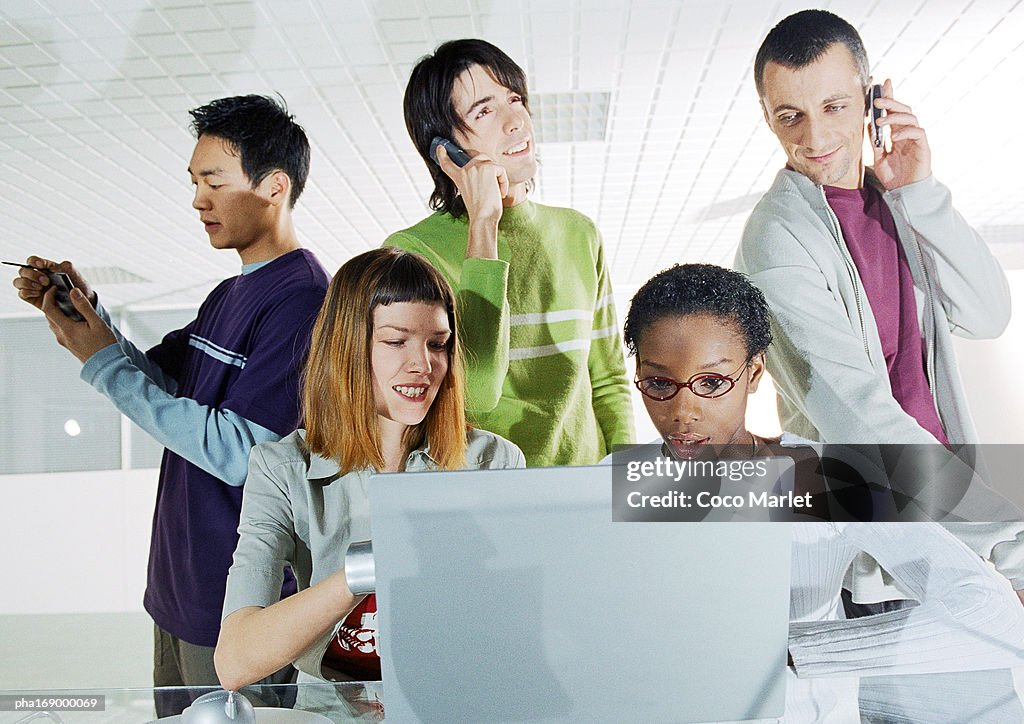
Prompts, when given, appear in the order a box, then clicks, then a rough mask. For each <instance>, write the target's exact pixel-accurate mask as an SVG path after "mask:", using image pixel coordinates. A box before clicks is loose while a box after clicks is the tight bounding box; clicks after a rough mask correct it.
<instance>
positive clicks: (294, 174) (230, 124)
mask: <svg viewBox="0 0 1024 724" xmlns="http://www.w3.org/2000/svg"><path fill="white" fill-rule="evenodd" d="M189 115H191V116H192V126H191V127H192V133H194V134H195V136H196V138H199V137H200V136H204V135H209V136H216V137H218V138H222V139H224V140H225V141H226V142H227V143H228V145H229V146H230V147H231V148H232V149H233V150H234V151H236V152H237V153H238V155H239V158H240V159H241V161H242V170H243V171H244V172H245V175H246V176H248V177H249V181H250V182H251V183H252V187H253V188H256V187H257V186H258V185H259V184H260V182H261V181H263V179H265V178H266V177H267V176H268V175H270V174H271V173H273V172H274V171H279V170H280V171H284V172H285V173H286V174H288V178H290V179H291V182H292V191H291V195H290V197H289V199H288V202H289V206H291V207H294V206H295V202H296V201H298V200H299V195H300V194H301V193H302V189H303V188H305V186H306V179H307V178H308V177H309V140H308V139H307V138H306V132H305V131H304V130H302V126H300V125H299V124H298V123H296V122H295V116H293V115H291V114H290V113H288V106H287V105H286V104H285V102H284V99H283V98H280V99H277V98H271V97H269V96H260V95H247V96H231V97H230V98H218V99H217V100H214V101H210V102H209V103H207V104H206V105H204V106H199V107H198V108H193V109H192V110H191V111H189Z"/></svg>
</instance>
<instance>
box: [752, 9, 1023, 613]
mask: <svg viewBox="0 0 1024 724" xmlns="http://www.w3.org/2000/svg"><path fill="white" fill-rule="evenodd" d="M754 76H755V82H756V85H757V91H758V95H759V98H760V101H761V106H762V109H763V111H764V117H765V121H766V122H767V123H768V126H769V128H770V129H771V130H772V132H773V133H774V134H775V135H776V137H777V138H778V139H779V142H780V143H781V144H782V147H783V149H784V151H785V152H786V157H787V165H786V168H785V169H783V170H781V171H780V172H779V174H778V176H777V177H776V179H775V182H774V183H773V184H772V187H771V189H769V191H768V192H767V193H766V194H765V196H764V197H763V198H762V199H761V201H760V202H759V203H758V204H757V206H756V207H755V208H754V210H753V212H752V214H751V216H750V219H749V220H748V222H747V225H746V227H745V229H744V231H743V238H742V241H741V243H740V248H739V251H738V253H737V256H736V268H737V269H739V270H740V271H743V272H745V273H747V274H748V275H749V276H750V279H751V281H753V282H754V283H755V284H756V285H757V286H758V287H760V288H761V290H762V291H763V292H764V295H765V297H766V298H767V300H768V303H769V305H770V306H771V308H772V312H773V314H774V317H775V319H774V321H773V333H774V336H775V344H774V345H773V347H774V349H773V352H772V353H770V354H769V355H768V360H767V361H768V370H769V372H770V373H771V375H772V377H773V378H774V380H775V384H776V388H777V390H778V406H779V416H780V420H781V423H782V427H783V429H785V430H787V431H789V432H793V433H796V434H797V435H801V436H803V437H806V438H809V439H812V440H820V441H824V442H828V443H864V444H877V443H907V444H913V443H924V444H928V443H931V444H934V443H936V442H942V443H951V444H957V443H972V442H976V437H975V433H974V428H973V425H972V424H971V419H970V414H969V411H968V408H967V402H966V399H965V397H964V392H963V389H962V386H961V383H960V379H959V375H958V374H957V369H956V360H955V357H954V352H953V340H952V335H953V334H957V335H960V336H963V337H969V338H990V337H995V336H998V335H999V334H1000V333H1001V332H1002V331H1003V329H1004V328H1005V327H1006V324H1007V322H1008V321H1009V317H1010V295H1009V288H1008V285H1007V282H1006V278H1005V275H1004V274H1003V271H1002V269H1001V268H1000V267H999V264H998V262H997V261H996V260H995V258H994V257H993V256H992V254H991V253H990V251H989V249H988V247H987V246H986V245H985V243H984V241H983V240H982V239H981V238H980V237H979V236H978V234H977V233H976V232H975V231H974V230H973V229H972V228H971V227H970V226H969V225H968V224H967V223H966V222H965V221H964V219H963V218H962V217H961V216H960V215H959V214H958V213H957V212H956V211H955V210H954V209H953V206H952V202H951V198H950V193H949V190H948V189H947V188H946V187H945V186H943V185H942V184H940V183H939V182H938V181H937V180H936V179H935V178H934V177H933V176H932V173H931V150H930V148H929V145H928V139H927V137H926V135H925V132H924V130H923V129H922V128H921V127H920V125H919V124H918V120H917V118H916V117H915V116H914V115H913V113H912V111H911V109H910V107H909V106H907V105H906V104H904V103H901V102H899V101H897V100H895V99H894V98H893V87H892V82H891V81H889V80H886V81H885V84H884V85H883V86H882V93H881V97H879V98H877V99H876V100H875V101H874V107H875V108H878V109H881V110H883V111H885V115H884V116H883V117H882V118H880V119H879V120H878V122H877V123H878V125H879V127H880V128H881V129H883V130H884V129H888V130H887V132H886V134H885V135H887V136H888V139H887V140H888V143H887V142H886V141H885V140H883V141H882V142H881V144H875V143H872V144H871V148H872V151H873V153H874V163H873V166H872V167H871V168H866V167H865V166H864V164H863V162H862V160H861V159H862V149H863V144H864V132H865V119H866V115H867V113H868V112H869V108H868V102H867V101H866V94H867V92H868V89H869V87H870V86H869V82H870V79H869V76H868V61H867V54H866V52H865V50H864V46H863V43H862V42H861V39H860V36H859V35H858V34H857V31H856V30H855V29H854V28H853V27H852V26H850V25H849V23H847V22H846V21H845V20H842V19H841V18H839V17H837V16H835V15H833V14H831V13H828V12H825V11H821V10H806V11H802V12H799V13H796V14H794V15H791V16H789V17H787V18H785V19H784V20H782V21H781V22H780V23H779V24H778V25H777V26H776V27H775V28H774V29H773V30H772V31H771V32H770V33H769V34H768V36H767V37H766V38H765V40H764V42H763V43H762V45H761V48H760V49H759V50H758V53H757V57H756V60H755V63H754ZM872 140H874V139H872ZM953 527H955V528H957V530H955V531H954V532H957V533H958V535H961V537H962V538H964V540H965V541H966V542H968V543H969V544H970V545H971V546H972V547H974V548H975V550H977V551H978V552H979V553H981V554H982V555H984V556H986V557H988V558H990V559H992V560H993V561H994V562H995V563H996V565H997V566H998V567H999V568H1000V570H1002V571H1003V572H1004V573H1006V574H1007V576H1008V577H1009V578H1010V579H1011V582H1012V583H1013V585H1014V588H1015V589H1022V588H1024V532H1022V528H1024V526H1020V525H1016V524H1013V525H1009V526H1007V525H1001V526H983V527H982V528H970V529H965V530H960V528H961V526H951V528H953ZM997 530H998V534H997V533H996V531H997ZM864 573H865V574H866V573H867V571H864ZM869 578H872V577H871V576H867V575H862V576H857V580H859V581H862V582H865V581H867V580H868V579H869ZM875 578H876V579H877V577H875ZM861 595H862V596H863V598H865V599H871V598H875V599H876V600H878V599H879V595H880V594H879V591H877V590H876V591H875V592H874V593H871V592H868V591H866V590H865V591H861Z"/></svg>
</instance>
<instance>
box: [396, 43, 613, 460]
mask: <svg viewBox="0 0 1024 724" xmlns="http://www.w3.org/2000/svg"><path fill="white" fill-rule="evenodd" d="M405 124H406V127H407V128H408V129H409V135H410V136H411V137H412V140H413V143H414V144H415V145H416V149H417V150H418V151H419V152H420V155H421V156H422V157H423V159H424V161H425V162H426V164H427V168H428V169H429V170H430V174H431V176H432V177H433V180H434V192H433V193H432V194H431V197H430V206H431V208H433V209H435V211H436V213H434V214H432V215H431V216H428V217H427V218H426V219H424V220H423V221H421V222H419V223H418V224H416V225H415V226H412V227H411V228H409V229H405V230H404V231H399V232H397V233H395V234H392V235H391V236H390V237H389V238H388V239H387V241H385V244H389V245H393V246H398V247H401V248H403V249H408V250H410V251H415V252H418V253H420V254H422V255H423V256H425V257H426V258H427V259H429V260H430V261H431V262H432V263H433V264H434V265H436V266H437V267H438V268H439V269H440V270H441V271H442V272H443V273H444V275H445V276H446V277H447V278H448V280H449V282H451V284H452V287H453V288H454V289H455V292H456V294H457V296H458V305H459V315H460V317H459V321H460V326H461V330H460V334H461V338H462V340H463V342H464V344H465V348H466V350H467V355H466V356H467V363H468V370H467V372H468V390H467V392H468V400H467V405H468V408H469V412H470V419H471V420H472V421H473V422H474V423H475V424H476V425H478V426H479V427H482V428H483V429H485V430H490V431H491V432H494V433H497V434H499V435H503V436H504V437H507V438H508V439H510V440H511V441H512V442H514V443H516V444H517V445H519V447H520V448H522V450H523V452H524V453H525V454H526V460H527V463H528V464H529V465H530V466H544V465H586V464H592V463H596V462H597V461H598V460H600V459H601V458H602V457H603V456H604V455H606V454H607V453H609V452H611V448H612V445H616V444H628V443H631V442H632V441H633V414H632V405H631V402H630V391H629V385H628V381H627V379H626V374H625V363H624V360H623V356H622V348H621V346H620V344H619V336H618V322H617V320H616V317H615V306H614V304H613V302H612V286H611V281H610V280H609V277H608V270H607V267H606V266H605V259H604V248H603V246H602V244H601V236H600V234H599V233H598V231H597V229H596V227H595V226H594V223H593V222H592V221H591V220H590V219H588V218H587V217H586V216H583V215H582V214H580V213H578V212H576V211H573V210H572V209H562V208H554V207H550V206H542V205H540V204H536V203H534V202H532V201H530V200H528V199H527V195H528V193H529V191H530V189H531V186H532V181H533V177H534V175H535V174H536V172H537V160H536V156H535V148H534V136H533V122H532V120H531V118H530V112H529V108H528V105H527V90H526V74H525V73H524V72H523V70H522V68H520V67H519V66H518V65H517V64H516V63H515V62H514V61H513V60H512V59H511V58H509V57H508V56H507V55H506V54H505V53H503V52H502V51H501V50H500V49H498V48H496V47H495V46H493V45H491V44H490V43H487V42H485V41H482V40H454V41H450V42H447V43H444V44H443V45H441V46H440V47H439V48H438V49H437V50H436V52H435V53H434V54H433V55H429V56H426V57H424V58H423V59H422V60H420V62H419V63H417V65H416V67H415V68H414V69H413V71H412V75H411V77H410V78H409V84H408V86H406V89H405ZM435 137H441V138H445V139H450V140H452V141H454V143H455V144H456V145H457V146H459V147H461V148H462V149H464V150H465V152H466V153H467V154H468V155H469V156H470V157H471V158H470V160H469V162H468V163H466V164H465V165H464V166H459V165H458V164H457V163H455V161H453V160H452V158H451V157H450V156H449V153H448V152H447V151H446V150H445V148H444V147H439V148H438V149H437V152H436V153H437V162H436V163H435V162H434V160H433V159H431V155H430V153H431V142H432V140H433V139H434V138H435ZM463 160H464V159H463Z"/></svg>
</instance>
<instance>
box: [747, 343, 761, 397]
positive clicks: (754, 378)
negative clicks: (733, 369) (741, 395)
mask: <svg viewBox="0 0 1024 724" xmlns="http://www.w3.org/2000/svg"><path fill="white" fill-rule="evenodd" d="M747 369H748V374H749V375H750V382H749V383H748V384H747V394H752V393H754V392H757V386H758V384H759V383H760V382H761V378H762V377H763V376H764V370H765V365H764V352H758V353H757V354H755V355H754V356H753V357H751V358H750V367H749V368H747Z"/></svg>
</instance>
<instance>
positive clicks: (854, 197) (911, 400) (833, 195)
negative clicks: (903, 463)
mask: <svg viewBox="0 0 1024 724" xmlns="http://www.w3.org/2000/svg"><path fill="white" fill-rule="evenodd" d="M823 189H824V191H825V198H826V199H827V200H828V204H829V206H831V207H832V211H833V212H835V215H836V217H837V218H838V219H839V226H840V227H841V228H842V230H843V237H844V238H845V239H846V247H847V248H848V249H849V250H850V256H852V257H853V263H854V264H855V265H856V266H857V271H858V272H859V273H860V279H861V282H863V284H864V290H865V291H866V292H867V295H868V302H869V304H870V305H871V311H872V313H873V314H874V316H875V324H876V325H877V327H878V335H879V337H880V339H881V342H882V352H883V354H884V355H885V364H886V367H887V368H888V370H889V383H890V384H891V386H892V395H893V397H895V398H896V401H897V402H899V403H900V407H902V408H903V410H904V411H905V412H906V413H907V414H908V415H911V416H912V417H913V418H914V419H916V420H917V422H918V424H920V425H921V427H923V428H924V429H925V430H927V431H928V432H930V433H931V434H932V435H934V436H935V438H936V439H937V440H938V441H939V442H941V443H942V444H944V445H945V444H947V443H948V440H947V438H946V433H945V431H944V430H943V429H942V423H941V422H940V421H939V414H938V412H937V411H936V409H935V401H934V400H933V399H932V394H931V390H930V389H929V388H928V378H927V373H926V371H925V364H926V361H925V349H924V340H922V339H921V332H920V330H919V327H918V321H917V305H916V303H915V301H914V282H913V279H912V278H911V276H910V266H909V265H908V264H907V257H906V255H905V254H904V252H903V245H902V244H900V242H899V239H898V238H897V236H896V223H895V222H894V221H893V218H892V212H891V211H889V207H888V206H887V205H886V204H885V201H884V200H883V199H882V194H881V193H880V192H879V191H878V190H877V189H875V188H872V187H864V188H860V189H841V188H836V187H834V186H824V187H823ZM880 442H884V441H880Z"/></svg>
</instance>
